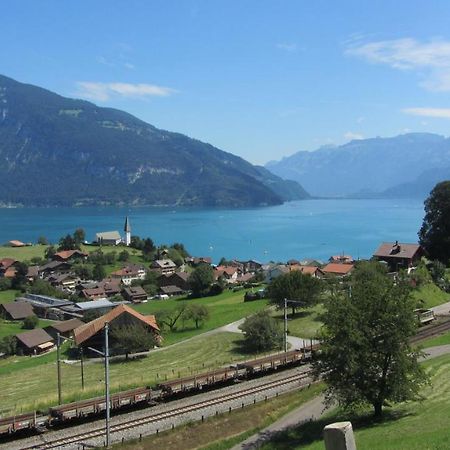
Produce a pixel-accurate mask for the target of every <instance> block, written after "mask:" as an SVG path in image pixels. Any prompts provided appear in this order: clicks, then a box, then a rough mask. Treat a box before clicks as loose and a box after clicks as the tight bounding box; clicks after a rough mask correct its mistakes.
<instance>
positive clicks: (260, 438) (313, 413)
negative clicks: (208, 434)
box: [231, 345, 450, 450]
mask: <svg viewBox="0 0 450 450" xmlns="http://www.w3.org/2000/svg"><path fill="white" fill-rule="evenodd" d="M448 353H450V345H440V346H437V347H431V348H428V349H426V350H425V356H424V357H423V358H422V360H425V359H430V358H436V357H438V356H441V355H445V354H448ZM325 411H326V409H325V404H324V398H323V396H319V397H316V398H315V399H313V400H311V401H309V402H308V403H305V404H304V405H302V406H300V407H299V408H297V409H295V410H294V411H291V412H290V413H289V414H287V415H286V416H284V417H282V418H281V419H279V420H277V421H276V422H274V423H273V424H272V425H269V426H268V427H267V428H264V429H263V430H261V431H260V432H259V433H257V434H254V435H253V436H250V437H249V438H248V439H246V440H245V441H243V442H241V443H240V444H237V445H235V446H234V447H233V448H232V449H231V450H254V449H257V448H259V447H261V445H262V444H263V443H264V442H267V441H268V440H269V439H270V438H271V437H272V436H273V435H274V434H276V433H278V432H280V431H284V430H286V429H287V428H290V427H293V426H297V425H301V424H302V423H305V422H309V421H310V420H316V419H318V418H320V417H321V416H322V415H323V414H324V412H325Z"/></svg>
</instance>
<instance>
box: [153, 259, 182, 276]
mask: <svg viewBox="0 0 450 450" xmlns="http://www.w3.org/2000/svg"><path fill="white" fill-rule="evenodd" d="M150 267H151V268H152V269H153V270H155V271H157V272H159V273H160V274H161V275H170V274H172V273H175V271H176V269H177V265H176V264H175V263H174V262H173V261H172V260H171V259H157V260H156V261H153V262H152V264H151V266H150Z"/></svg>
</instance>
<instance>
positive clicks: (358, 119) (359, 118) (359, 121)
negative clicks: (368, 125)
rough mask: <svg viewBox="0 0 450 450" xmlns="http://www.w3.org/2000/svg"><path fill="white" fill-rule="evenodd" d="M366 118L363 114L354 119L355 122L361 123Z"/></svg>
mask: <svg viewBox="0 0 450 450" xmlns="http://www.w3.org/2000/svg"><path fill="white" fill-rule="evenodd" d="M365 120H366V118H365V117H364V116H360V117H358V118H357V119H356V123H363V122H364V121H365Z"/></svg>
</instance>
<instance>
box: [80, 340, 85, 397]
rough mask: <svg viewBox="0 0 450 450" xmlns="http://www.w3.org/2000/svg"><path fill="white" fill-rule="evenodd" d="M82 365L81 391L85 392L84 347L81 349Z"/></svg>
mask: <svg viewBox="0 0 450 450" xmlns="http://www.w3.org/2000/svg"><path fill="white" fill-rule="evenodd" d="M80 363H81V389H82V390H83V391H84V360H83V347H80Z"/></svg>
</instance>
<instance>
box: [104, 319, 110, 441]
mask: <svg viewBox="0 0 450 450" xmlns="http://www.w3.org/2000/svg"><path fill="white" fill-rule="evenodd" d="M108 330H109V325H108V322H106V323H105V391H106V392H105V400H106V447H109V437H110V436H109V434H110V433H109V418H110V407H111V405H110V400H109V341H108Z"/></svg>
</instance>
